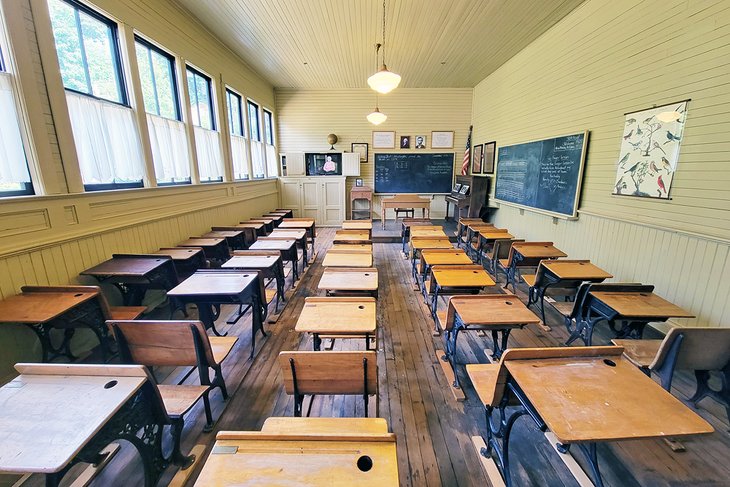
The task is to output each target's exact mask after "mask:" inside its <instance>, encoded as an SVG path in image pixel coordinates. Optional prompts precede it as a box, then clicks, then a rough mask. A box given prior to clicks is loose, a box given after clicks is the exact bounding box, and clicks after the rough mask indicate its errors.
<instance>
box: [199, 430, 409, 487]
mask: <svg viewBox="0 0 730 487" xmlns="http://www.w3.org/2000/svg"><path fill="white" fill-rule="evenodd" d="M261 479H266V483H269V484H273V485H347V486H352V487H358V486H372V485H378V486H381V487H390V486H393V487H397V486H398V459H397V456H396V443H395V435H393V434H392V433H388V432H387V430H386V431H382V420H381V419H379V418H269V419H267V420H266V423H264V427H263V428H262V430H261V431H260V432H258V431H240V432H236V431H221V432H219V433H218V435H217V436H216V442H215V445H214V446H213V450H212V452H211V454H210V456H208V458H207V460H206V461H205V465H204V466H203V469H202V471H201V472H200V476H199V477H198V479H197V480H196V482H195V485H196V486H200V487H203V486H205V487H207V486H211V485H216V486H234V485H254V484H256V483H259V482H260V481H261Z"/></svg>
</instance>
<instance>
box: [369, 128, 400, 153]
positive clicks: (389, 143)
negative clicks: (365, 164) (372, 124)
mask: <svg viewBox="0 0 730 487" xmlns="http://www.w3.org/2000/svg"><path fill="white" fill-rule="evenodd" d="M373 149H395V132H385V131H383V132H381V131H376V130H373Z"/></svg>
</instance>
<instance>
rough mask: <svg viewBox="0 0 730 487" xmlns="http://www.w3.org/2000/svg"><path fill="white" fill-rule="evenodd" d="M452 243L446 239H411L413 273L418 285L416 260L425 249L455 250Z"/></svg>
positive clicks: (436, 237) (437, 237) (438, 237)
mask: <svg viewBox="0 0 730 487" xmlns="http://www.w3.org/2000/svg"><path fill="white" fill-rule="evenodd" d="M453 248H454V246H453V245H452V243H451V241H450V240H449V239H448V238H446V237H440V236H435V237H413V236H412V237H411V273H412V274H413V280H414V281H415V283H416V284H418V277H417V272H416V259H417V258H419V256H420V252H421V250H423V249H453Z"/></svg>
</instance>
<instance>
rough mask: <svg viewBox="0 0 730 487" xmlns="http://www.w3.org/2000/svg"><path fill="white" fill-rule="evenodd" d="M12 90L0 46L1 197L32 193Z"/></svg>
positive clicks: (10, 76) (11, 80)
mask: <svg viewBox="0 0 730 487" xmlns="http://www.w3.org/2000/svg"><path fill="white" fill-rule="evenodd" d="M14 92H15V90H14V88H13V78H12V74H11V73H8V72H7V71H6V67H5V58H4V57H3V51H2V47H1V46H0V113H2V116H0V197H4V196H21V195H28V194H34V191H33V184H32V183H31V181H30V174H29V172H28V161H27V160H26V157H25V149H24V147H23V137H22V136H21V133H20V117H19V116H18V111H17V108H16V104H15V94H14Z"/></svg>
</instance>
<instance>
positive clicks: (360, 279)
mask: <svg viewBox="0 0 730 487" xmlns="http://www.w3.org/2000/svg"><path fill="white" fill-rule="evenodd" d="M317 288H318V289H323V290H334V291H375V290H376V289H378V269H376V268H374V267H371V268H370V269H367V268H362V269H361V268H349V267H342V268H340V267H326V268H325V269H324V272H323V273H322V277H321V278H320V280H319V285H318V286H317Z"/></svg>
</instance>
